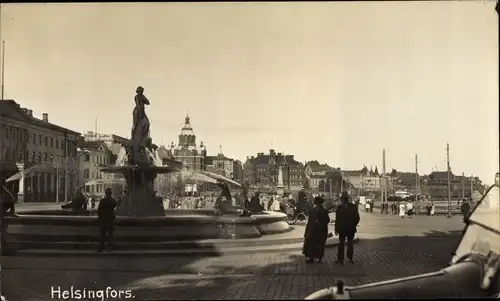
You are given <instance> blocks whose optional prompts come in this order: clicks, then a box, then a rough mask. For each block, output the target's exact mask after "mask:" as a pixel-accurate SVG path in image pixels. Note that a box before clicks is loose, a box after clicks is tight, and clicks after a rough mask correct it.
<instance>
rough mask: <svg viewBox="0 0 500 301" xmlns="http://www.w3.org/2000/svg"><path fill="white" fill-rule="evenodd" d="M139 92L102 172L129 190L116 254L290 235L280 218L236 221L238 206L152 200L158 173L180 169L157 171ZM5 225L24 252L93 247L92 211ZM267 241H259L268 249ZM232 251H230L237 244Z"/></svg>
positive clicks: (35, 215)
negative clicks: (127, 130)
mask: <svg viewBox="0 0 500 301" xmlns="http://www.w3.org/2000/svg"><path fill="white" fill-rule="evenodd" d="M143 91H144V89H143V88H142V87H138V88H137V90H136V92H137V95H136V96H135V104H136V106H135V108H134V111H133V117H134V119H133V126H132V132H131V139H130V143H129V144H127V145H124V150H122V151H121V152H120V153H119V154H118V156H117V160H116V164H115V165H114V166H107V167H106V168H103V169H101V171H103V172H105V173H108V174H111V175H113V176H114V175H123V178H124V182H125V185H126V186H127V189H126V191H127V193H126V195H125V196H123V198H122V201H121V202H120V204H119V206H118V208H117V217H116V220H115V235H114V237H115V238H114V240H115V246H116V248H117V249H128V250H130V249H148V250H151V249H154V250H157V249H162V250H165V249H169V250H170V249H176V250H181V252H183V249H188V248H194V246H199V245H200V244H201V245H203V243H201V242H199V240H207V239H211V240H214V239H217V240H218V241H219V243H215V242H211V243H210V245H211V247H212V248H213V247H214V245H216V244H224V240H228V239H230V240H232V239H240V238H260V237H261V236H262V235H268V234H279V233H284V232H289V231H291V230H292V229H291V228H290V226H289V225H288V223H287V222H286V221H285V220H286V215H285V214H283V213H275V212H259V213H257V214H253V215H251V216H247V215H241V216H240V213H241V212H240V210H239V209H238V208H237V207H236V206H230V207H231V208H229V209H227V210H225V211H224V210H222V209H221V210H218V211H214V210H209V209H165V208H163V200H162V198H159V197H157V196H156V192H155V189H154V183H155V178H156V177H157V175H159V174H168V173H174V172H180V169H179V166H180V165H179V162H175V161H172V162H170V163H171V164H169V166H161V164H162V162H161V160H160V159H159V157H158V154H157V152H156V150H154V149H153V147H152V141H151V138H150V134H149V127H150V123H149V119H148V117H147V115H146V112H145V105H149V100H148V99H147V98H146V97H145V96H144V95H143ZM198 176H199V179H202V181H203V179H212V180H220V181H226V182H228V183H231V179H224V177H220V176H218V175H214V174H210V173H203V172H202V173H199V175H198ZM122 181H123V179H122V180H120V182H122ZM233 207H234V208H233ZM8 222H9V228H8V232H7V233H8V235H7V238H8V242H9V243H10V244H11V245H15V246H17V248H16V249H17V250H19V251H21V252H22V250H26V249H30V250H31V251H33V250H40V249H49V250H52V252H53V251H54V250H59V249H75V248H76V249H80V250H81V249H95V248H97V241H98V231H97V219H96V216H95V214H93V215H92V213H91V212H90V213H89V212H85V213H83V214H80V213H76V214H75V212H73V213H70V211H69V210H63V209H60V210H32V211H29V212H22V211H19V212H18V216H17V217H11V218H8ZM302 237H303V234H299V235H298V237H296V238H294V239H295V243H297V242H298V241H301V240H302ZM285 240H286V242H284V241H283V240H281V241H278V242H276V244H286V243H290V242H291V241H292V242H293V241H294V240H293V239H292V240H290V237H289V236H288V237H287V238H286V239H285ZM270 242H271V240H264V241H261V243H265V244H266V245H269V244H270ZM204 244H205V246H206V245H207V244H208V243H207V242H206V241H205V243H204ZM242 244H247V245H246V247H245V250H247V249H248V244H249V245H250V246H255V245H258V244H259V241H252V242H245V240H243V241H242ZM226 245H227V243H226ZM231 246H232V247H233V248H234V247H236V246H237V244H236V245H235V244H232V245H231ZM240 246H241V247H243V245H240ZM247 251H248V250H247ZM28 253H29V252H28ZM30 254H31V253H30Z"/></svg>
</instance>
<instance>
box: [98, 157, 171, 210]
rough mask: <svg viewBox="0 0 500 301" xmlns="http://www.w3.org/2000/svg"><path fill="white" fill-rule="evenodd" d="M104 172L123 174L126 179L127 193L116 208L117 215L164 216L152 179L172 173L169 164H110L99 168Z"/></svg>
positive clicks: (160, 200) (161, 200)
mask: <svg viewBox="0 0 500 301" xmlns="http://www.w3.org/2000/svg"><path fill="white" fill-rule="evenodd" d="M101 171H102V172H106V173H120V174H123V175H124V177H125V179H126V181H127V194H126V196H125V197H124V198H123V199H122V201H121V203H120V204H119V205H118V208H117V210H116V213H117V216H134V217H146V216H165V208H163V199H162V198H159V197H157V196H156V192H155V190H154V181H155V178H156V176H157V175H158V174H165V173H172V172H175V171H177V169H176V168H173V167H169V166H144V167H139V166H111V167H107V168H103V169H101Z"/></svg>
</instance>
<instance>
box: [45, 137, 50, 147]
mask: <svg viewBox="0 0 500 301" xmlns="http://www.w3.org/2000/svg"><path fill="white" fill-rule="evenodd" d="M45 146H49V137H45Z"/></svg>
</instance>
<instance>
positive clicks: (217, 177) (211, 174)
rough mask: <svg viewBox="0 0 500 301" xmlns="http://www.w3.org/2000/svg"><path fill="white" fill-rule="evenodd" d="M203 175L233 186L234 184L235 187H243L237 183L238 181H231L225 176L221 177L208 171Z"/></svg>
mask: <svg viewBox="0 0 500 301" xmlns="http://www.w3.org/2000/svg"><path fill="white" fill-rule="evenodd" d="M202 173H203V174H204V175H206V176H209V177H211V178H214V179H216V180H222V181H225V182H228V183H231V184H233V185H236V186H238V187H241V184H240V183H238V182H236V181H234V180H231V179H229V178H226V177H224V176H221V175H218V174H215V173H212V172H208V171H203V172H202Z"/></svg>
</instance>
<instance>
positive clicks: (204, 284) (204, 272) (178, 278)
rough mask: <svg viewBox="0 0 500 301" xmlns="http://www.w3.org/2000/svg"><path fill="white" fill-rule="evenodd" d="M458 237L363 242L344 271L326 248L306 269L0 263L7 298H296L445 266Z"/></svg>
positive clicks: (296, 263)
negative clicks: (339, 283) (69, 293)
mask: <svg viewBox="0 0 500 301" xmlns="http://www.w3.org/2000/svg"><path fill="white" fill-rule="evenodd" d="M460 234H461V231H449V232H440V231H430V232H426V233H423V234H422V235H415V236H391V237H379V238H371V239H370V238H363V237H361V238H362V240H361V241H360V242H358V244H357V245H356V246H355V263H354V264H346V265H343V266H340V265H335V264H334V263H333V262H334V261H335V257H336V255H334V254H336V248H329V249H327V250H326V258H325V263H323V264H305V262H304V258H303V256H301V254H300V252H294V253H266V254H258V255H252V254H249V255H230V256H224V257H210V258H202V257H194V256H186V257H172V258H168V257H165V258H160V257H154V258H153V257H147V256H144V257H137V258H131V257H127V258H116V257H110V256H104V257H102V258H95V257H93V258H82V257H78V258H40V257H36V258H25V257H24V258H16V257H13V258H8V259H7V260H4V259H6V258H2V263H3V268H2V289H3V294H4V295H5V296H6V297H7V300H49V299H50V298H51V286H53V287H54V289H57V287H59V286H60V288H61V289H62V290H70V288H71V286H73V287H74V289H83V288H85V289H86V290H105V289H106V287H108V286H109V287H111V288H112V289H115V290H118V289H121V290H132V292H133V294H134V296H135V298H136V299H162V300H171V299H201V300H203V299H287V298H288V299H290V298H291V299H297V298H299V299H300V298H304V297H305V296H307V295H308V294H310V293H312V292H314V291H315V290H319V289H321V288H324V287H328V286H331V285H332V284H333V283H334V281H335V280H337V279H342V280H344V281H345V282H346V284H347V285H357V284H361V283H369V282H374V281H381V280H387V279H392V278H398V277H405V276H410V275H414V274H420V273H426V272H431V271H435V270H438V269H441V268H444V267H445V266H447V264H448V262H449V260H450V259H451V256H450V254H451V252H452V251H454V250H455V248H456V246H457V244H458V241H459V237H460ZM30 261H32V262H30ZM53 297H57V294H56V295H54V296H53ZM70 299H72V298H70Z"/></svg>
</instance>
